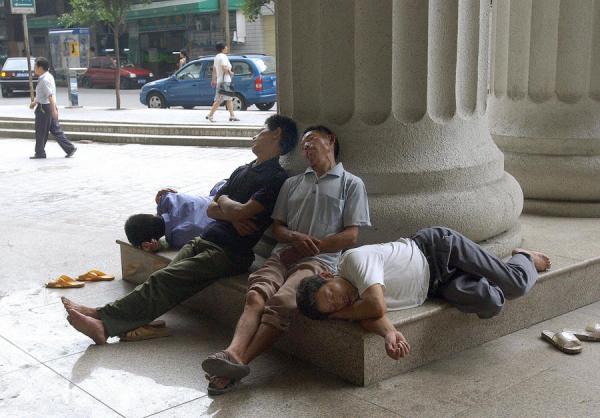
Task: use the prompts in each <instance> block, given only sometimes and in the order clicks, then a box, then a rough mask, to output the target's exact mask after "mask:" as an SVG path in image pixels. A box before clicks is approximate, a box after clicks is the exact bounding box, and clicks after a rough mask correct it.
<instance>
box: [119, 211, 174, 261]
mask: <svg viewBox="0 0 600 418" xmlns="http://www.w3.org/2000/svg"><path fill="white" fill-rule="evenodd" d="M125 235H127V239H128V240H129V242H130V243H131V245H133V246H134V247H138V248H141V249H142V250H145V251H151V252H155V251H158V240H159V239H160V237H162V236H163V235H165V221H164V220H163V218H162V217H161V216H157V215H150V214H147V213H138V214H137V215H131V216H130V217H129V219H127V221H126V222H125Z"/></svg>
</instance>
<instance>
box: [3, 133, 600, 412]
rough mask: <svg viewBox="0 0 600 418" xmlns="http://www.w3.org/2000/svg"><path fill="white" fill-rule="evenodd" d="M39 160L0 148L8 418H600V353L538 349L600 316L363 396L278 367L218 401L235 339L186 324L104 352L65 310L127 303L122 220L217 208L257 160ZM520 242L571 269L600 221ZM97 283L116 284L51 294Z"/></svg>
mask: <svg viewBox="0 0 600 418" xmlns="http://www.w3.org/2000/svg"><path fill="white" fill-rule="evenodd" d="M32 146H33V144H32V142H31V141H27V140H17V139H2V140H0V154H1V155H2V156H3V157H2V166H1V167H0V193H1V195H2V196H3V202H2V205H0V215H1V216H0V228H2V231H3V238H2V240H1V241H0V251H2V254H3V255H4V258H3V263H2V264H1V265H0V416H3V417H22V416H98V417H112V416H115V417H118V416H128V417H129V416H131V417H142V416H148V415H151V414H157V416H162V417H169V416H171V417H187V416H194V417H197V416H213V417H214V416H218V417H232V416H261V417H280V416H352V417H354V416H357V417H362V416H365V417H366V416H369V417H392V416H404V417H430V416H431V417H434V416H435V417H446V416H448V417H450V416H461V417H494V416H501V417H514V416H519V417H520V416H522V417H567V416H597V415H598V412H597V411H598V408H600V399H599V398H598V396H597V393H598V391H599V390H600V383H599V382H598V379H597V372H596V370H598V367H600V344H596V345H595V344H593V343H586V344H585V347H584V352H583V353H582V354H580V355H578V356H567V355H565V354H562V353H560V352H558V351H556V350H554V349H552V348H551V347H550V346H549V345H548V344H547V343H545V342H543V341H541V340H540V338H539V333H540V331H541V330H542V329H561V328H563V327H575V326H577V327H582V326H585V325H586V324H587V323H590V322H599V321H600V303H595V304H592V305H589V306H587V307H584V308H581V309H578V310H576V311H574V312H571V313H569V314H566V315H562V316H559V317H557V318H554V319H552V320H550V321H545V322H543V323H540V324H537V325H534V326H532V327H530V328H527V329H524V330H521V331H519V332H516V333H514V334H511V335H508V336H505V337H502V338H500V339H497V340H495V341H492V342H489V343H486V344H483V345H482V346H479V347H477V348H474V349H470V350H467V351H464V352H462V353H459V354H457V355H454V356H451V357H449V358H446V359H444V360H440V361H436V362H434V363H431V364H429V365H427V366H425V367H421V368H419V369H416V370H414V371H412V372H410V373H407V374H404V375H401V376H397V377H395V378H392V379H388V380H386V381H383V382H381V383H378V384H376V385H372V386H370V387H366V388H357V387H354V386H352V385H350V384H347V383H345V382H343V381H341V380H340V379H337V378H334V377H332V376H330V375H327V374H324V373H322V372H320V371H319V370H318V369H315V368H313V367H310V366H308V365H306V364H304V363H302V362H299V361H297V360H293V359H290V358H288V357H286V356H283V355H281V354H278V353H275V352H273V353H268V354H267V355H266V356H263V357H262V358H260V359H259V360H257V361H256V362H255V363H253V364H252V375H251V376H250V377H249V378H248V379H245V381H244V383H243V384H242V386H241V387H240V389H239V390H237V391H236V392H233V393H231V394H228V395H224V396H222V397H219V398H214V399H213V398H210V397H208V396H206V381H205V380H204V378H203V373H202V372H201V369H200V362H201V361H202V359H203V357H204V356H205V355H206V354H207V353H210V352H213V351H215V350H217V349H222V348H223V347H224V345H225V344H226V343H227V342H228V338H229V333H228V332H227V331H224V330H223V329H222V328H221V327H218V326H216V325H215V324H214V323H213V322H212V321H210V320H208V319H206V318H204V317H201V316H198V315H197V314H196V313H192V312H190V311H188V310H186V309H185V308H177V309H175V310H174V311H172V312H171V313H169V314H167V315H166V316H165V317H164V319H166V321H167V323H168V325H169V327H170V328H171V329H172V331H173V335H172V336H171V337H169V338H165V339H161V340H154V341H145V342H140V343H114V344H109V345H107V346H103V347H96V346H94V345H92V344H91V341H89V340H88V339H87V338H85V337H83V336H81V335H79V334H78V333H76V332H75V331H73V330H72V329H71V328H70V327H69V325H68V323H67V322H66V320H65V314H64V311H63V309H62V307H61V306H60V302H59V297H60V296H62V295H69V297H71V298H73V299H75V300H77V301H81V302H83V303H86V304H90V305H92V306H97V305H101V304H103V303H106V302H108V301H111V300H113V299H114V298H116V297H118V296H119V295H122V294H124V293H125V292H127V291H128V289H129V288H130V286H129V285H128V284H126V283H123V281H122V280H120V275H119V271H120V270H119V258H118V249H117V246H116V244H115V243H114V239H115V238H119V237H121V238H122V237H123V232H122V225H123V222H124V220H125V219H126V217H127V216H128V215H129V214H132V213H135V212H151V211H153V210H154V204H153V197H154V193H155V192H156V190H157V189H159V188H161V187H164V186H171V187H174V188H177V189H179V190H181V191H185V192H190V193H205V192H206V191H208V190H209V188H210V186H211V185H212V184H213V183H214V182H215V181H216V180H218V179H220V178H223V177H225V176H227V174H229V173H230V172H231V171H232V170H233V169H234V168H235V167H236V166H238V165H239V164H242V163H244V162H247V161H249V160H250V159H251V158H252V156H251V153H250V151H249V150H246V149H226V150H224V149H215V148H190V147H178V146H173V147H157V146H140V145H105V144H81V145H80V147H81V148H80V152H79V153H78V154H76V156H75V158H73V159H64V158H62V155H61V154H62V153H60V152H56V153H55V152H54V151H57V150H58V146H57V145H56V144H55V143H53V142H49V144H48V154H49V155H53V154H59V155H61V157H59V158H49V159H47V160H37V161H35V160H34V161H32V160H28V159H27V158H26V157H27V156H28V155H29V154H30V153H31V150H32ZM54 148H56V150H55V149H54ZM561 222H563V223H562V224H561ZM561 225H562V226H561ZM524 228H526V229H528V231H526V232H527V233H536V232H538V231H539V233H540V235H539V237H538V238H539V239H540V241H552V245H554V246H559V245H561V243H562V242H563V241H564V243H565V244H566V245H568V247H569V251H570V252H571V254H572V255H570V257H571V256H572V257H573V258H574V257H576V254H577V253H584V254H591V253H596V254H597V253H598V250H599V249H598V244H597V242H594V241H593V240H592V241H590V242H586V243H575V242H570V241H568V240H563V239H561V237H560V235H559V234H560V233H561V231H573V230H586V231H587V230H591V231H595V230H596V229H595V228H598V222H597V220H593V219H592V220H577V219H565V220H561V219H553V218H535V219H534V220H533V221H532V220H529V221H528V222H525V223H524ZM94 267H96V268H100V269H102V270H105V271H108V272H110V273H115V275H117V280H115V281H113V282H107V283H90V284H87V285H86V286H85V287H84V288H82V289H71V290H64V291H59V290H49V289H44V288H43V287H42V285H43V283H44V282H45V281H46V280H48V279H50V278H53V277H55V276H57V275H58V274H70V275H76V274H80V273H82V272H84V271H86V270H88V269H90V268H94ZM565 297H568V295H565ZM382 349H383V343H382ZM349 366H350V365H349Z"/></svg>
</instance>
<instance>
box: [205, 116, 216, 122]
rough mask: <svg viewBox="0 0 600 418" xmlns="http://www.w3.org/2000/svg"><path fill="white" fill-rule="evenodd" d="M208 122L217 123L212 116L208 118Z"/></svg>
mask: <svg viewBox="0 0 600 418" xmlns="http://www.w3.org/2000/svg"><path fill="white" fill-rule="evenodd" d="M206 120H208V121H210V122H213V123H214V122H215V120H214V119H213V117H212V116H206Z"/></svg>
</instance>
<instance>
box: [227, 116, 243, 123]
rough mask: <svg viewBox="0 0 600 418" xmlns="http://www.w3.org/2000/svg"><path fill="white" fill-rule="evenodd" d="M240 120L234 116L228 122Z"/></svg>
mask: <svg viewBox="0 0 600 418" xmlns="http://www.w3.org/2000/svg"><path fill="white" fill-rule="evenodd" d="M239 121H240V120H239V119H238V118H236V117H235V116H232V117H230V118H229V122H239Z"/></svg>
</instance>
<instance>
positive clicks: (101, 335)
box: [62, 115, 298, 344]
mask: <svg viewBox="0 0 600 418" xmlns="http://www.w3.org/2000/svg"><path fill="white" fill-rule="evenodd" d="M297 140H298V131H297V128H296V124H295V122H294V121H293V120H291V119H290V118H287V117H285V116H280V115H273V116H271V117H269V118H268V119H267V121H266V122H265V128H264V129H263V130H262V131H261V132H260V133H259V134H258V135H257V136H255V137H254V143H253V146H252V152H253V153H254V154H255V155H256V157H257V158H256V160H255V161H253V162H252V163H250V164H247V165H243V166H241V167H239V168H238V169H236V170H235V171H234V172H233V173H232V174H231V176H230V177H229V180H228V181H227V183H226V184H225V186H223V188H222V189H221V190H220V191H219V193H217V195H216V196H215V199H214V201H213V202H212V203H211V204H210V205H209V206H208V209H207V213H208V216H210V217H211V218H213V219H215V222H213V223H211V224H210V225H209V226H208V227H207V228H206V230H205V231H204V233H203V234H202V236H201V237H197V238H195V239H194V240H192V241H190V242H189V243H188V244H186V245H185V246H184V247H183V248H182V249H181V250H180V251H179V252H178V253H177V255H176V256H175V258H174V259H173V261H172V262H171V263H170V264H169V265H168V266H167V267H165V268H163V269H161V270H158V271H156V272H154V273H153V274H152V275H151V276H150V278H149V279H148V280H147V281H146V282H145V283H143V284H141V285H139V286H138V287H136V288H135V289H134V290H133V291H132V292H130V293H129V294H128V295H126V296H124V297H122V298H120V299H118V300H116V301H114V302H112V303H109V304H107V305H105V306H103V307H101V308H90V307H86V306H82V305H78V304H76V303H74V302H72V301H70V300H68V299H66V298H62V302H63V304H64V306H65V309H66V310H67V313H68V316H67V319H68V321H69V323H70V324H71V325H72V326H73V327H74V328H75V329H76V330H77V331H79V332H81V333H83V334H85V335H87V336H88V337H90V338H91V339H92V340H94V342H95V343H96V344H104V343H105V342H106V339H107V338H108V337H112V336H118V335H121V334H123V333H126V332H128V331H130V330H132V329H135V328H138V327H140V326H142V325H145V324H148V323H150V322H151V321H152V320H154V319H155V318H157V317H159V316H160V315H162V314H164V313H165V312H167V311H169V310H170V309H172V308H173V307H175V306H176V305H178V304H179V303H180V302H182V301H184V300H185V299H187V298H189V297H190V296H192V295H194V294H196V293H197V292H199V291H200V290H202V289H204V288H205V287H207V286H208V285H210V284H211V283H213V282H214V281H215V280H217V279H219V278H222V277H226V276H231V275H234V274H239V273H242V272H244V271H246V270H247V269H248V267H250V265H251V264H252V261H253V260H254V254H253V252H252V247H254V245H255V244H256V243H257V242H258V240H259V239H260V237H261V236H262V234H263V232H264V231H265V229H267V227H268V226H269V225H270V224H271V212H272V211H273V207H274V205H275V201H276V200H277V195H278V194H279V189H280V188H281V185H282V184H283V182H284V181H285V180H286V178H287V175H286V173H285V171H284V170H283V168H281V166H280V165H279V156H280V155H283V154H286V153H288V152H289V151H290V150H291V149H293V148H294V146H295V145H296V142H297Z"/></svg>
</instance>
